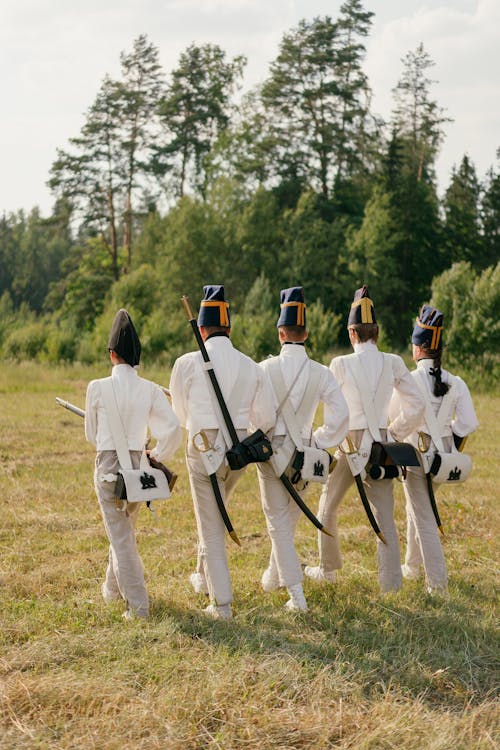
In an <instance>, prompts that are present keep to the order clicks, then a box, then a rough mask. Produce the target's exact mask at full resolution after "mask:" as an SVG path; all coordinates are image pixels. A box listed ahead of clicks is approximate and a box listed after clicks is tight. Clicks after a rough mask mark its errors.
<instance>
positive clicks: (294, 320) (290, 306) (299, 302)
mask: <svg viewBox="0 0 500 750" xmlns="http://www.w3.org/2000/svg"><path fill="white" fill-rule="evenodd" d="M280 297H281V304H280V316H279V318H278V322H277V323H276V326H277V327H278V328H279V327H280V326H304V328H305V325H306V303H305V302H304V289H303V287H301V286H291V287H289V289H282V290H281V293H280Z"/></svg>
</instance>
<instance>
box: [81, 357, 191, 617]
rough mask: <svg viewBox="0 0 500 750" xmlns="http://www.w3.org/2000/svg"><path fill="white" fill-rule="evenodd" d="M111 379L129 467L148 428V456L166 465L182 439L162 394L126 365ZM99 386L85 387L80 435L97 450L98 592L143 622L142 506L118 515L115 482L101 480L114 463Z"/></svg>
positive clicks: (113, 468) (136, 462)
mask: <svg viewBox="0 0 500 750" xmlns="http://www.w3.org/2000/svg"><path fill="white" fill-rule="evenodd" d="M105 379H106V378H103V380H105ZM111 380H112V382H113V390H114V393H115V397H116V402H117V406H118V410H119V413H120V416H121V419H122V421H123V426H124V431H125V434H126V438H127V443H128V448H129V451H130V459H131V461H132V465H133V466H134V467H136V468H137V467H138V466H139V461H140V456H141V452H142V450H143V448H144V445H145V442H146V437H147V431H148V427H149V429H150V431H151V435H152V437H154V438H156V440H157V444H156V446H155V448H154V449H153V450H152V451H151V455H152V456H153V457H154V458H157V459H158V460H160V461H167V460H168V459H169V458H171V457H172V456H173V454H174V453H175V451H176V450H177V448H178V447H179V445H180V442H181V437H182V435H181V428H180V425H179V420H178V419H177V417H176V416H175V414H174V412H173V411H172V408H171V406H170V404H169V402H168V400H167V398H166V396H165V394H164V393H163V392H162V390H161V389H160V388H159V386H157V385H156V384H155V383H152V382H151V381H149V380H145V379H144V378H140V377H139V375H138V374H137V371H136V370H135V369H134V368H133V367H131V366H130V365H127V364H118V365H114V367H113V369H112V372H111ZM100 382H101V381H100V380H92V381H91V382H90V383H89V385H88V387H87V397H86V403H85V436H86V438H87V440H88V441H89V442H90V443H92V444H93V445H95V446H96V449H97V453H96V462H95V471H94V485H95V490H96V494H97V498H98V500H99V506H100V509H101V513H102V517H103V520H104V527H105V529H106V533H107V536H108V539H109V543H110V547H109V559H108V567H107V570H106V577H105V580H104V583H103V586H102V593H103V596H104V598H105V600H106V601H110V600H112V599H119V598H123V599H124V600H125V601H126V603H127V607H128V610H129V611H131V612H134V613H135V614H136V615H138V616H139V617H147V615H148V611H149V599H148V594H147V591H146V586H145V582H144V570H143V566H142V561H141V558H140V556H139V553H138V551H137V544H136V539H135V523H136V520H137V514H138V512H139V509H140V505H141V503H131V504H129V506H128V508H127V511H126V512H124V511H122V510H119V509H118V508H117V506H116V504H115V497H114V482H108V481H104V480H103V479H102V477H103V476H104V475H106V474H112V475H113V474H116V472H117V471H118V469H119V463H118V457H117V455H116V450H115V445H114V442H113V438H112V436H111V431H110V428H109V422H108V418H107V414H106V411H105V408H104V402H103V398H102V395H101V390H100V385H99V384H100Z"/></svg>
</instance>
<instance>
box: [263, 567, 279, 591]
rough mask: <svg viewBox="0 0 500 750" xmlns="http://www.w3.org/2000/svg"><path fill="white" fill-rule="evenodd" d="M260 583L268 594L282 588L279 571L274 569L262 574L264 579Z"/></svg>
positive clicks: (267, 569) (268, 569)
mask: <svg viewBox="0 0 500 750" xmlns="http://www.w3.org/2000/svg"><path fill="white" fill-rule="evenodd" d="M260 582H261V584H262V588H263V589H264V591H266V592H267V593H269V592H271V591H277V590H278V589H279V587H280V579H279V577H278V571H277V570H274V569H273V568H266V569H265V571H264V572H263V573H262V578H261V579H260Z"/></svg>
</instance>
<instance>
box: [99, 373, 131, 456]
mask: <svg viewBox="0 0 500 750" xmlns="http://www.w3.org/2000/svg"><path fill="white" fill-rule="evenodd" d="M99 388H100V390H101V396H102V401H103V404H104V409H105V411H106V415H107V417H108V422H109V429H110V430H111V435H112V437H113V443H114V444H115V450H116V453H117V456H118V462H119V464H120V466H121V468H122V469H131V468H132V462H131V460H130V453H129V450H128V445H127V440H126V438H125V430H124V428H123V422H122V420H121V417H120V412H119V411H118V407H117V405H116V397H115V391H114V388H113V382H112V380H111V378H105V379H104V380H101V381H99Z"/></svg>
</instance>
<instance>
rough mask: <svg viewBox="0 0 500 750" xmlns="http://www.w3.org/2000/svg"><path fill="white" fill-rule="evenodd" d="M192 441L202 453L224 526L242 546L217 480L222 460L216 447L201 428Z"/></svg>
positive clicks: (234, 540)
mask: <svg viewBox="0 0 500 750" xmlns="http://www.w3.org/2000/svg"><path fill="white" fill-rule="evenodd" d="M192 443H193V447H194V448H195V450H197V451H198V452H199V453H200V454H201V459H202V461H203V465H204V466H205V469H206V471H207V474H208V478H209V479H210V484H211V485H212V490H213V493H214V495H215V502H216V503H217V507H218V509H219V513H220V514H221V516H222V520H223V522H224V526H225V527H226V529H227V533H228V534H229V536H230V537H231V539H232V540H233V542H236V544H237V545H239V546H240V547H241V542H240V540H239V539H238V535H237V534H236V531H235V530H234V528H233V524H232V523H231V519H230V518H229V515H228V512H227V510H226V506H225V505H224V500H223V499H222V493H221V491H220V487H219V483H218V481H217V466H218V465H219V464H220V460H219V459H218V458H217V455H216V450H215V449H214V446H213V445H211V444H210V441H209V440H208V438H207V436H206V435H205V433H204V432H203V430H200V432H197V433H196V435H194V436H193V438H192Z"/></svg>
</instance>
